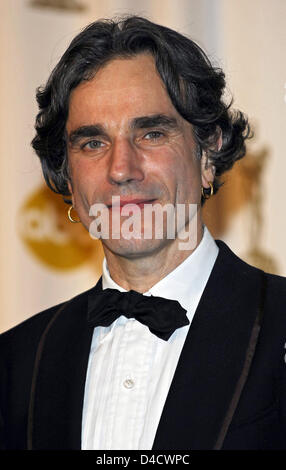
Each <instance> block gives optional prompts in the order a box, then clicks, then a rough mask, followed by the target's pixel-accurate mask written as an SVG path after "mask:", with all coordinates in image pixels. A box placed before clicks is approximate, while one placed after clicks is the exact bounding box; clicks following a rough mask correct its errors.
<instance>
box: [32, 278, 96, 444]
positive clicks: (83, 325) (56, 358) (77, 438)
mask: <svg viewBox="0 0 286 470" xmlns="http://www.w3.org/2000/svg"><path fill="white" fill-rule="evenodd" d="M96 288H97V287H96ZM88 293H89V291H87V292H85V293H83V294H81V295H80V296H77V297H75V298H74V299H72V300H71V301H69V302H67V303H66V304H64V306H63V307H61V308H60V309H59V310H58V311H57V313H56V314H55V315H54V317H53V318H52V320H51V322H50V323H49V325H48V327H47V328H46V329H45V331H44V333H43V335H42V338H41V341H40V343H39V347H38V352H37V358H36V362H35V368H34V377H33V384H32V393H31V400H30V410H29V420H28V421H29V425H28V447H29V448H30V449H80V447H81V420H82V407H83V398H84V387H85V378H86V371H87V365H88V358H89V352H90V346H91V340H92V334H93V328H91V327H90V326H89V325H88V323H87V318H86V317H87V315H86V314H87V302H88Z"/></svg>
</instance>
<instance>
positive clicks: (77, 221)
mask: <svg viewBox="0 0 286 470" xmlns="http://www.w3.org/2000/svg"><path fill="white" fill-rule="evenodd" d="M73 209H74V206H70V207H69V210H68V218H69V220H70V222H72V223H73V224H78V223H79V222H80V220H75V219H73V218H72V216H71V211H72V210H73Z"/></svg>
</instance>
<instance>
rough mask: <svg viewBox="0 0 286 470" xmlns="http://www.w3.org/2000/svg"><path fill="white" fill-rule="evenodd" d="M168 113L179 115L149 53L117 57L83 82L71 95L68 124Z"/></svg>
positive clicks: (75, 124)
mask: <svg viewBox="0 0 286 470" xmlns="http://www.w3.org/2000/svg"><path fill="white" fill-rule="evenodd" d="M157 113H158V114H159V113H168V114H172V115H173V116H175V117H178V116H179V115H178V113H177V111H176V110H175V108H174V106H173V104H172V102H171V100H170V97H169V95H168V93H167V91H166V88H165V85H164V83H163V82H162V80H161V77H160V75H159V73H158V71H157V69H156V66H155V63H154V59H153V57H152V56H151V55H149V54H141V55H138V56H135V57H134V58H131V59H129V58H128V59H114V60H112V61H110V62H109V63H108V64H106V65H105V66H104V67H102V68H101V69H99V70H98V72H96V74H95V76H94V77H93V78H92V79H91V80H89V81H86V82H82V83H81V84H80V85H79V86H78V87H77V88H75V90H73V92H72V94H71V97H70V104H69V118H68V122H67V128H68V129H69V127H70V126H71V125H72V127H74V126H77V125H82V124H87V123H90V122H91V121H97V122H101V121H105V120H107V119H109V120H110V119H112V120H122V119H132V118H134V117H136V116H144V115H148V114H157Z"/></svg>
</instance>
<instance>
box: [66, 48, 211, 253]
mask: <svg viewBox="0 0 286 470" xmlns="http://www.w3.org/2000/svg"><path fill="white" fill-rule="evenodd" d="M66 130H67V136H68V144H67V145H68V160H69V169H70V175H71V185H69V187H70V191H71V194H72V200H73V205H74V207H75V209H76V210H77V212H78V214H79V217H80V219H81V221H82V223H83V224H84V226H85V227H86V228H87V229H89V227H90V224H91V222H92V221H93V220H94V217H92V216H89V211H90V207H91V206H92V205H93V204H95V203H103V204H105V205H107V206H110V205H111V202H112V196H120V198H121V203H123V204H124V203H132V202H134V203H137V204H139V206H140V208H141V209H142V213H143V211H144V209H143V207H144V204H161V205H162V206H164V205H165V204H173V205H174V206H175V205H176V204H178V203H180V204H197V205H198V207H199V206H200V199H201V184H202V181H203V182H204V185H205V186H208V185H207V184H206V181H207V179H211V180H212V176H211V170H209V169H208V170H207V169H205V168H204V164H203V162H202V161H200V160H199V159H198V157H197V146H196V143H195V140H194V137H193V132H192V126H191V125H190V124H189V123H188V122H187V121H185V120H184V119H183V118H182V117H181V116H180V115H179V114H178V112H177V111H176V109H175V108H174V106H173V104H172V102H171V100H170V98H169V95H168V94H167V92H166V89H165V86H164V84H163V82H162V80H161V78H160V76H159V74H158V72H157V70H156V67H155V64H154V60H153V57H152V56H150V55H148V54H140V55H138V56H136V57H134V58H131V59H115V60H112V61H111V62H109V63H108V64H107V65H105V66H104V67H103V68H101V69H100V70H99V71H98V72H97V73H96V75H95V76H94V78H93V79H91V80H90V81H86V82H82V83H81V84H80V85H79V86H78V87H77V88H75V90H74V91H73V92H72V94H71V97H70V105H69V115H68V120H67V125H66ZM121 209H122V208H121ZM114 210H119V211H120V208H119V209H118V208H117V209H114ZM109 212H110V217H111V213H112V210H111V209H110V211H109ZM124 219H126V216H125V217H124V216H122V215H121V216H120V221H121V224H122V223H123V222H124ZM110 220H111V219H110ZM198 221H199V223H201V221H200V211H199V212H198ZM142 225H144V222H143V217H142ZM143 228H144V227H142V232H143ZM164 230H165V228H164ZM173 242H174V240H167V238H166V234H165V235H164V237H163V239H155V238H154V236H153V237H152V239H148V240H145V239H143V237H140V238H139V239H135V238H134V239H131V240H126V239H123V238H120V239H119V240H118V239H115V240H112V239H109V240H103V244H104V246H105V248H107V249H109V250H111V251H112V252H113V253H117V254H118V255H122V256H127V257H128V256H130V257H132V256H133V257H134V256H144V255H147V254H152V253H153V252H154V250H160V249H161V248H162V247H163V246H166V244H168V243H173Z"/></svg>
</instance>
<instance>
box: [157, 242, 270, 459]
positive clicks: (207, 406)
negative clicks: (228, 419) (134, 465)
mask: <svg viewBox="0 0 286 470" xmlns="http://www.w3.org/2000/svg"><path fill="white" fill-rule="evenodd" d="M217 243H218V246H219V248H220V251H219V255H218V258H217V260H216V263H215V265H214V268H213V271H212V273H211V276H210V278H209V281H208V283H207V286H206V288H205V291H204V293H203V295H202V298H201V301H200V303H199V305H198V308H197V311H196V313H195V316H194V319H193V321H192V324H191V326H190V329H189V333H188V336H187V338H186V341H185V345H184V347H183V350H182V353H181V356H180V359H179V362H178V366H177V369H176V372H175V375H174V378H173V381H172V384H171V387H170V390H169V394H168V396H167V400H166V402H165V406H164V409H163V412H162V415H161V419H160V423H159V426H158V429H157V433H156V437H155V441H154V445H153V449H160V450H163V449H168V450H179V449H184V450H186V449H191V450H194V449H212V448H214V447H215V446H216V442H217V439H218V436H219V434H220V431H221V427H222V425H223V422H224V420H225V415H226V413H227V411H228V409H229V406H230V405H231V404H232V403H233V401H234V400H233V396H234V394H237V383H238V381H239V378H240V377H241V374H242V370H244V368H245V357H246V351H247V349H248V346H249V343H250V339H251V335H252V332H253V330H255V328H256V326H255V325H256V323H255V322H256V319H257V316H258V313H259V308H260V306H261V291H262V289H261V288H260V285H261V283H262V272H261V271H259V270H257V269H255V268H252V267H250V266H249V265H247V264H246V263H244V262H243V261H241V260H240V259H239V258H237V257H236V256H235V255H234V254H233V253H232V252H231V251H230V250H229V249H228V247H227V246H226V245H225V244H224V243H223V242H217ZM256 336H257V335H256ZM256 339H257V338H256ZM251 341H252V340H251ZM252 349H253V348H252Z"/></svg>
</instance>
